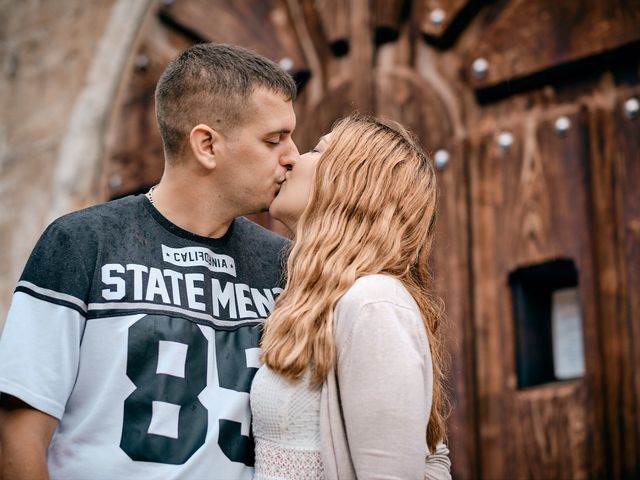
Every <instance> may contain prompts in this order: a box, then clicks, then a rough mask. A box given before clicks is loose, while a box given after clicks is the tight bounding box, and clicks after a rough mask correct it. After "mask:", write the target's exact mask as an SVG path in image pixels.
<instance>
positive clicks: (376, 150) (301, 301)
mask: <svg viewBox="0 0 640 480" xmlns="http://www.w3.org/2000/svg"><path fill="white" fill-rule="evenodd" d="M332 132H333V133H332V136H331V139H330V141H329V145H328V146H327V149H326V150H325V152H323V154H322V156H321V157H320V159H319V160H318V165H317V169H316V172H315V175H314V179H313V184H312V188H311V193H310V197H309V203H308V204H307V207H306V209H305V211H304V212H303V214H302V216H301V217H300V219H299V221H298V225H297V231H296V240H295V244H294V246H293V248H292V250H291V254H290V256H289V260H288V264H287V287H286V288H285V290H284V292H283V293H282V294H281V295H280V298H279V299H278V301H277V303H276V308H275V310H274V312H273V313H272V314H271V316H270V317H269V319H268V320H267V321H266V322H265V329H264V335H263V339H262V360H263V362H264V363H266V364H267V365H268V366H269V367H270V368H271V369H272V370H274V371H276V372H278V373H280V374H282V375H284V376H285V377H287V378H290V379H298V378H300V377H301V376H302V375H303V373H304V371H305V370H306V369H307V368H308V367H309V366H311V365H312V366H313V376H312V383H313V384H316V385H317V384H320V383H322V382H323V381H324V379H325V378H326V377H327V374H328V372H329V371H330V370H331V369H332V368H333V367H334V361H335V343H334V337H333V331H334V325H333V310H334V307H335V306H336V303H337V302H338V300H339V299H340V298H341V297H342V296H343V295H344V294H345V293H346V291H347V290H348V289H349V288H350V287H351V286H352V285H353V283H354V282H355V281H356V279H357V278H359V277H361V276H364V275H370V274H384V275H389V276H392V277H395V278H397V279H399V280H400V281H402V283H403V284H404V286H405V287H406V288H407V290H408V291H409V292H410V293H411V295H412V296H413V298H414V300H415V301H416V303H417V305H418V307H419V308H420V312H421V314H422V319H423V321H424V326H425V329H426V331H427V336H428V339H429V345H430V347H431V356H432V359H433V375H434V382H433V404H432V410H431V415H430V418H429V424H428V427H427V444H428V446H429V448H430V450H431V451H434V449H435V445H436V443H437V442H438V441H440V440H442V439H444V438H445V425H444V422H445V417H446V414H447V411H448V402H447V396H446V393H445V385H444V376H445V369H444V365H445V361H444V358H445V355H444V349H443V341H442V338H441V334H440V332H441V329H440V328H439V323H440V318H441V311H442V309H441V307H440V305H441V303H440V302H439V301H438V300H437V299H436V298H435V297H434V296H433V294H432V291H433V288H432V280H431V277H430V274H429V269H428V263H429V256H430V254H431V247H432V244H433V237H434V225H435V217H436V197H437V189H436V176H435V172H434V169H433V166H432V164H431V162H430V160H429V159H428V158H427V156H426V155H425V153H424V152H423V151H422V149H421V148H420V147H419V146H418V144H417V142H416V141H415V140H414V139H413V138H412V137H411V136H410V135H409V134H408V133H407V131H406V130H404V129H403V128H402V127H401V126H400V125H397V124H395V123H394V124H391V123H389V122H384V121H381V120H377V119H374V118H371V117H360V116H351V117H347V118H345V119H343V120H341V121H340V122H339V123H338V124H337V125H336V126H335V127H334V129H333V131H332Z"/></svg>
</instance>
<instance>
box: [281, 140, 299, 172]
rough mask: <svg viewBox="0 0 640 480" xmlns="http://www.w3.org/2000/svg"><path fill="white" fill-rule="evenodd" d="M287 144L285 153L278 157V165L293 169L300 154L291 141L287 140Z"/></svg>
mask: <svg viewBox="0 0 640 480" xmlns="http://www.w3.org/2000/svg"><path fill="white" fill-rule="evenodd" d="M289 144H290V145H289V148H288V149H287V151H286V152H285V153H284V155H282V156H281V157H280V164H281V165H282V166H283V167H287V168H293V166H294V165H295V164H296V162H297V161H298V158H300V152H298V147H297V146H296V144H295V143H294V141H293V140H292V139H289Z"/></svg>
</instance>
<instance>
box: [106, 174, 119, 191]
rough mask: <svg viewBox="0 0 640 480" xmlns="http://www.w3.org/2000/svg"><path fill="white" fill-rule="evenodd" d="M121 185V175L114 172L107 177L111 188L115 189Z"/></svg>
mask: <svg viewBox="0 0 640 480" xmlns="http://www.w3.org/2000/svg"><path fill="white" fill-rule="evenodd" d="M121 186H122V177H121V176H120V175H118V174H117V173H114V174H113V175H111V177H109V187H111V189H112V190H116V189H118V188H120V187H121Z"/></svg>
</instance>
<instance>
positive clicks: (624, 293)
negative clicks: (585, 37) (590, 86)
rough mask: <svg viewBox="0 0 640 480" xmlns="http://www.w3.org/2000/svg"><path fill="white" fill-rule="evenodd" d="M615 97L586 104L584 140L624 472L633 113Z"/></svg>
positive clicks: (638, 341)
mask: <svg viewBox="0 0 640 480" xmlns="http://www.w3.org/2000/svg"><path fill="white" fill-rule="evenodd" d="M638 92H640V89H639V88H636V89H635V92H628V93H627V95H628V96H630V94H631V93H636V95H637V94H638ZM622 102H623V100H620V101H617V102H615V103H613V102H612V103H613V104H609V105H594V106H592V108H591V112H590V113H591V118H590V120H591V122H590V130H591V135H592V141H591V143H590V145H591V169H592V176H591V186H592V199H593V208H594V224H595V229H594V247H595V258H596V262H597V267H598V290H599V291H598V303H599V313H600V335H601V338H602V344H603V349H604V352H603V353H604V355H603V360H604V392H603V393H604V395H605V398H606V402H607V409H606V424H607V447H608V449H607V450H608V451H607V453H608V459H609V465H608V470H609V472H610V475H611V478H621V479H631V478H639V477H640V464H639V463H638V458H639V457H640V418H639V415H640V381H639V376H638V375H639V372H640V349H639V348H638V345H640V293H639V290H638V285H640V200H638V190H639V188H640V121H639V119H638V118H637V117H636V118H629V117H627V116H626V115H625V114H624V107H623V105H622Z"/></svg>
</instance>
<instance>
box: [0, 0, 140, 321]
mask: <svg viewBox="0 0 640 480" xmlns="http://www.w3.org/2000/svg"><path fill="white" fill-rule="evenodd" d="M149 4H150V2H149V0H127V1H125V0H90V1H87V0H0V62H1V63H0V66H1V68H2V70H1V75H0V91H1V92H2V95H1V96H0V106H1V108H0V205H1V209H0V248H1V250H0V252H1V253H0V330H1V329H2V326H3V324H4V319H5V316H6V312H7V310H8V308H9V302H10V300H11V295H12V293H13V289H14V287H15V284H16V282H17V280H18V278H19V276H20V273H21V271H22V268H23V266H24V263H25V261H26V260H27V258H28V255H29V253H30V251H31V249H32V248H33V246H34V244H35V242H36V240H37V238H38V237H39V235H40V234H41V233H42V231H43V230H44V228H45V227H46V225H47V224H48V223H49V222H50V221H51V219H52V218H55V217H57V216H59V215H61V214H64V213H66V212H68V211H71V210H75V209H77V208H79V207H82V206H85V205H89V204H92V203H96V202H98V201H101V200H103V199H104V195H105V194H104V188H102V179H101V161H102V155H103V153H104V152H103V149H104V147H103V145H104V138H103V137H104V128H105V126H106V124H107V122H108V118H109V114H110V108H111V104H112V102H113V97H114V96H115V93H116V90H117V86H118V84H119V82H120V77H121V75H122V72H123V71H124V67H125V63H126V60H127V59H128V57H129V56H130V54H129V52H130V50H131V44H132V43H133V42H134V41H135V38H136V32H137V30H138V28H139V24H140V22H141V19H142V17H143V14H144V12H145V11H146V9H147V7H148V5H149Z"/></svg>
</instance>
